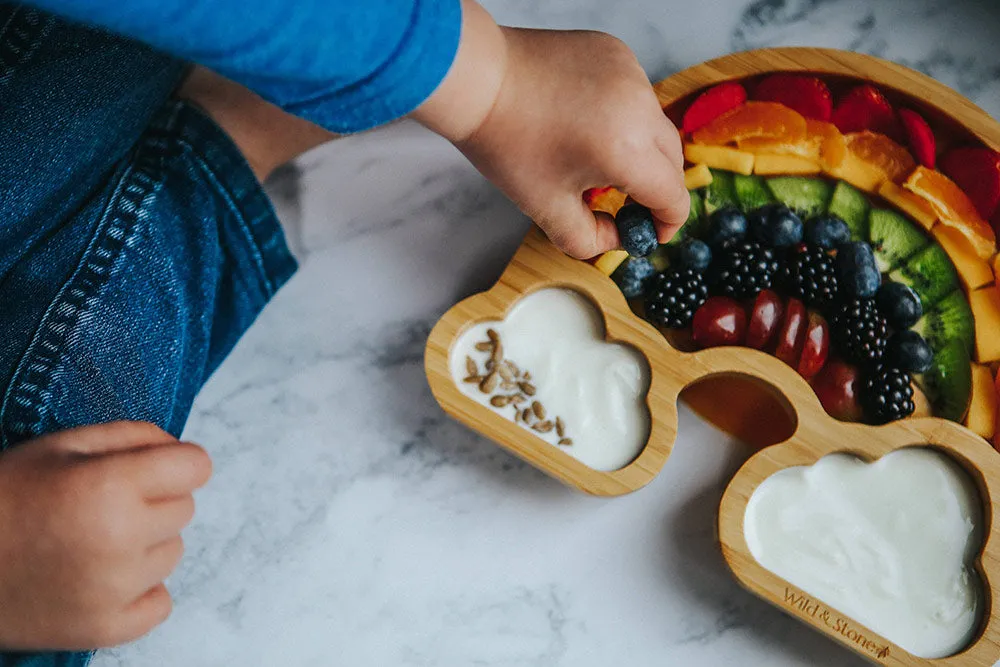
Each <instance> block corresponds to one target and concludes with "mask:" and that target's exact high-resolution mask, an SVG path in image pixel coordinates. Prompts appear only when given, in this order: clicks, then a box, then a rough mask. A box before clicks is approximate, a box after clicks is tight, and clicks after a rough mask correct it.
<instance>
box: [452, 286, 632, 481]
mask: <svg viewBox="0 0 1000 667" xmlns="http://www.w3.org/2000/svg"><path fill="white" fill-rule="evenodd" d="M488 329H493V330H494V331H496V332H497V333H498V334H499V337H500V341H501V343H502V346H503V357H504V358H505V359H507V360H509V361H511V362H513V363H514V364H515V365H516V366H517V368H518V369H520V370H521V371H522V372H524V371H527V372H529V373H530V376H531V380H530V383H531V385H533V386H534V388H535V392H536V393H535V395H534V396H533V397H531V400H537V401H538V402H539V403H540V404H541V405H542V406H543V407H544V411H545V419H546V420H548V421H549V422H550V425H551V424H554V421H555V418H556V417H557V416H558V417H559V418H560V420H561V422H562V424H563V427H564V433H563V436H560V435H559V434H558V433H557V432H556V430H555V429H554V428H552V430H549V431H548V432H547V433H540V432H538V431H536V430H533V429H532V425H536V424H539V423H541V422H543V421H545V420H539V419H535V418H534V417H532V418H531V420H530V421H529V422H528V423H525V422H523V421H519V422H518V423H520V424H521V426H522V427H523V428H525V429H526V430H528V431H529V432H530V433H532V434H534V435H536V436H537V437H539V438H542V439H543V440H545V441H546V442H548V443H550V444H551V445H553V446H555V447H559V448H560V449H562V450H563V451H565V452H566V453H567V454H569V455H570V456H573V457H574V458H576V459H579V460H580V462H582V463H583V464H584V465H587V466H589V467H591V468H594V469H595V470H603V471H608V470H617V469H619V468H622V467H624V466H626V465H627V464H628V463H630V462H631V461H632V460H633V459H635V457H636V456H638V454H639V452H641V451H642V448H643V447H644V446H645V444H646V441H647V440H648V438H649V428H650V426H649V424H650V420H649V409H648V407H647V406H646V402H645V401H646V392H647V391H648V389H649V369H648V366H647V364H646V360H645V359H644V358H643V356H642V355H641V354H640V353H639V352H638V351H636V350H635V349H633V348H631V347H628V346H625V345H619V344H610V343H607V342H606V341H605V340H604V323H603V321H602V318H601V316H600V314H599V313H598V312H597V310H596V308H595V307H594V305H593V304H592V303H591V302H590V301H589V300H587V298H586V297H584V296H582V295H580V294H579V293H577V292H575V291H572V290H568V289H561V288H560V289H544V290H540V291H538V292H535V293H533V294H530V295H529V296H527V297H525V298H523V299H521V301H520V302H518V303H517V304H515V305H514V307H513V308H512V309H511V310H510V312H509V313H508V314H507V317H506V319H505V320H504V321H502V322H497V321H494V322H482V323H479V324H476V325H474V326H472V327H470V328H469V329H468V330H467V331H465V332H464V333H463V334H462V336H461V337H460V338H459V339H458V340H457V341H456V342H455V344H454V346H453V347H452V350H451V371H452V376H453V377H454V378H455V382H456V383H457V384H458V386H459V388H460V389H461V391H462V393H464V394H465V395H466V396H469V397H470V398H473V399H475V400H476V401H479V402H480V403H482V404H483V405H487V406H489V407H491V409H493V410H496V411H497V412H499V413H501V414H503V415H505V416H506V417H508V418H510V419H514V414H515V409H514V407H513V406H503V407H500V408H497V407H494V406H491V405H490V398H491V396H492V395H495V394H497V393H499V394H507V395H509V394H512V393H517V392H516V390H511V389H508V390H506V391H502V390H499V389H498V390H497V391H495V392H493V393H491V394H485V393H483V392H482V391H480V389H479V387H478V385H476V384H475V383H469V382H463V378H465V377H466V376H467V375H468V373H467V372H466V357H471V358H472V359H473V360H474V361H475V363H476V364H477V365H478V367H479V368H480V369H481V370H480V372H481V373H482V372H484V371H483V370H482V369H484V364H485V362H486V360H487V359H488V358H489V357H490V353H489V352H488V351H483V350H477V349H476V343H479V342H483V341H486V340H487V330H488ZM529 405H530V400H529V401H528V402H525V403H522V404H521V405H520V406H519V407H520V408H521V409H522V410H523V409H524V408H526V407H528V406H529ZM564 438H568V439H569V440H572V444H571V445H565V444H564V445H559V444H557V443H558V442H559V440H562V439H564Z"/></svg>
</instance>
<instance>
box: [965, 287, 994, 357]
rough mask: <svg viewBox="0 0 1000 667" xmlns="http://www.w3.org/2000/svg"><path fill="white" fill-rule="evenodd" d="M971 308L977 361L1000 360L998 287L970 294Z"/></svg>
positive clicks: (986, 288) (978, 290)
mask: <svg viewBox="0 0 1000 667" xmlns="http://www.w3.org/2000/svg"><path fill="white" fill-rule="evenodd" d="M969 306H971V308H972V319H973V320H975V323H976V361H978V362H979V363H981V364H987V363H989V362H991V361H997V360H998V359H1000V290H998V289H997V287H996V285H990V286H989V287H984V288H982V289H977V290H975V291H973V292H969Z"/></svg>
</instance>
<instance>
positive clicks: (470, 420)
mask: <svg viewBox="0 0 1000 667" xmlns="http://www.w3.org/2000/svg"><path fill="white" fill-rule="evenodd" d="M778 71H782V72H793V71H807V72H814V73H819V74H822V75H824V76H826V77H831V78H832V79H833V80H834V81H836V80H837V79H843V80H845V81H847V80H858V79H863V80H867V81H871V82H874V83H876V84H878V85H879V86H880V87H882V88H883V89H885V90H886V91H887V92H888V93H889V94H890V96H895V97H896V98H905V99H906V101H907V104H908V105H909V106H913V107H916V108H918V109H919V110H920V111H921V112H923V113H924V114H925V115H927V116H928V117H930V118H932V119H933V121H934V122H935V123H937V124H938V125H939V126H944V127H945V128H948V129H949V130H950V131H951V132H952V133H953V134H956V135H960V136H964V137H966V138H971V137H974V138H977V139H979V140H981V141H982V142H984V143H985V144H986V145H988V146H990V147H992V148H994V149H1000V126H998V125H997V124H996V123H995V122H994V121H993V120H992V119H991V118H990V117H989V116H988V115H987V114H986V113H985V112H983V111H982V110H980V109H979V108H978V107H976V106H974V105H973V104H972V103H971V102H969V101H968V100H966V99H965V98H963V97H962V96H960V95H958V94H957V93H955V92H954V91H952V90H950V89H949V88H947V87H945V86H943V85H942V84H939V83H937V82H935V81H933V80H932V79H929V78H928V77H926V76H924V75H922V74H919V73H917V72H914V71H912V70H909V69H907V68H904V67H901V66H899V65H894V64H892V63H888V62H885V61H882V60H878V59H876V58H872V57H870V56H864V55H860V54H854V53H847V52H841V51H832V50H824V49H805V48H794V49H769V50H762V51H753V52H749V53H742V54H734V55H730V56H726V57H724V58H720V59H718V60H714V61H710V62H707V63H704V64H701V65H698V66H695V67H693V68H690V69H688V70H685V71H683V72H680V73H678V74H676V75H674V76H672V77H670V78H668V79H666V80H664V81H662V82H660V83H658V84H656V86H655V90H656V93H657V96H658V97H659V100H660V102H661V104H662V106H663V107H664V109H666V110H667V112H668V114H672V110H675V109H677V108H678V107H679V106H681V105H683V104H684V103H685V102H686V101H687V100H689V99H690V98H691V97H692V96H693V95H694V94H696V93H697V92H698V91H700V90H701V89H703V88H704V87H706V86H708V85H711V84H715V83H719V82H722V81H727V80H733V79H744V78H747V77H752V76H757V75H760V74H764V73H768V72H778ZM549 287H564V288H569V289H572V290H575V291H576V292H578V293H580V294H582V295H583V296H585V297H586V298H587V299H589V300H590V301H591V302H592V303H593V305H594V306H595V308H596V309H597V311H598V312H599V313H600V315H601V317H602V319H603V323H604V325H605V334H606V335H605V338H606V340H607V341H609V342H620V343H624V344H627V345H630V346H632V347H633V348H635V349H637V350H638V351H639V352H640V353H641V354H642V355H643V356H644V357H645V359H646V361H647V363H648V365H649V377H650V385H649V390H648V393H647V396H646V403H647V406H648V408H649V412H650V415H651V428H650V433H649V438H648V441H647V444H646V446H645V448H644V449H643V450H642V452H641V453H640V454H639V455H638V457H637V458H636V459H635V460H634V461H632V462H631V463H630V464H628V465H626V466H625V467H624V468H621V469H619V470H616V471H613V472H600V471H597V470H594V469H592V468H589V467H587V466H585V465H584V464H582V463H580V462H579V461H578V460H576V459H575V458H573V457H571V456H570V455H569V454H567V453H566V452H565V451H564V450H563V449H562V448H559V447H556V446H553V445H551V444H549V443H547V442H545V441H543V440H542V439H541V438H538V437H536V436H534V435H532V434H531V433H530V432H529V431H527V430H526V429H524V428H522V427H521V426H519V425H517V424H515V423H514V422H513V421H511V420H510V419H508V418H507V417H506V416H503V415H501V414H500V413H498V412H497V411H495V410H493V409H491V408H489V407H487V406H484V405H482V404H480V403H478V402H476V401H474V400H472V399H470V398H468V397H466V396H465V395H463V394H462V393H461V391H460V390H459V388H458V386H457V385H456V382H455V380H454V379H453V377H452V372H451V368H450V359H449V355H450V351H451V348H452V345H453V344H454V343H455V341H457V340H458V338H459V337H460V336H461V335H462V333H463V332H465V331H466V330H467V329H468V328H469V327H470V326H472V325H474V324H476V323H479V322H484V321H489V320H502V319H504V317H505V315H506V314H507V312H508V311H509V310H510V308H511V307H513V306H514V304H516V303H517V302H518V301H519V300H520V299H522V298H524V297H525V296H527V295H529V294H531V293H533V292H535V291H537V290H540V289H544V288H549ZM425 369H426V373H427V378H428V382H429V384H430V387H431V391H432V392H433V394H434V396H435V398H436V399H437V401H438V402H439V403H440V404H441V406H442V408H443V409H444V410H445V411H446V412H447V413H448V414H450V415H451V416H453V417H454V418H456V419H458V420H459V421H461V422H463V423H464V424H466V425H467V426H469V427H470V428H472V429H474V430H476V431H478V432H480V433H482V434H483V435H486V436H487V437H490V438H491V439H493V440H495V441H496V442H497V443H499V444H500V445H502V446H503V447H505V448H506V449H508V450H509V451H511V452H512V453H514V454H515V455H517V456H519V457H521V458H522V459H524V460H526V461H528V462H529V463H531V464H532V465H534V466H536V467H538V468H539V469H541V470H543V471H544V472H546V473H547V474H549V475H551V476H553V477H555V478H557V479H559V480H561V481H562V482H564V483H566V484H568V485H570V486H572V487H575V488H577V489H580V490H582V491H585V492H587V493H591V494H595V495H602V496H614V495H621V494H625V493H629V492H631V491H635V490H637V489H639V488H641V487H642V486H644V485H645V484H647V483H649V482H650V481H651V480H652V479H653V478H654V477H655V476H656V475H657V474H658V473H659V471H660V470H661V469H662V468H663V466H664V464H665V463H666V460H667V458H668V457H669V455H670V452H671V449H672V447H673V443H674V439H675V437H676V435H677V401H678V400H679V399H680V398H683V399H685V400H686V401H687V402H688V403H689V404H691V405H692V407H693V408H694V409H695V410H696V411H698V412H699V413H700V414H702V415H703V416H705V417H706V418H708V419H709V421H712V422H713V423H715V424H717V425H718V426H720V427H722V428H724V429H725V430H728V431H730V432H731V433H733V434H735V435H737V436H739V437H741V438H743V439H744V440H747V441H750V442H753V443H755V444H757V445H758V446H763V445H774V446H770V447H766V448H765V449H762V450H761V451H759V452H758V453H757V454H755V455H754V456H752V457H751V458H750V459H749V461H748V462H747V463H746V464H745V465H744V466H743V467H742V468H741V469H740V470H739V471H738V472H737V473H736V475H735V477H734V478H733V480H732V481H731V483H730V484H729V487H728V488H727V490H726V492H725V494H724V496H723V499H722V503H721V507H720V512H719V523H718V530H719V538H720V542H721V546H722V550H723V554H724V556H725V559H726V562H727V563H728V564H729V566H730V568H731V569H732V571H733V573H734V574H735V576H736V578H737V579H738V580H739V581H740V583H741V584H742V585H743V586H745V587H746V588H748V589H749V590H751V591H752V592H754V593H755V594H757V595H758V596H760V597H762V598H764V599H765V600H767V601H769V602H771V603H772V604H774V605H776V606H778V607H779V608H782V609H783V610H785V611H786V612H788V613H790V614H792V615H793V616H796V617H797V618H799V619H801V620H802V621H804V622H805V623H807V624H809V625H811V626H813V627H814V628H816V629H818V630H819V631H821V632H823V633H825V634H827V635H829V636H831V637H833V638H834V639H836V640H837V641H840V642H841V643H843V644H844V645H846V646H848V647H849V648H851V649H853V650H855V651H856V652H858V653H859V654H861V655H863V656H865V657H866V658H868V659H870V660H872V661H874V662H876V663H879V664H886V665H955V666H958V665H961V666H966V667H971V666H977V667H978V666H982V667H986V666H988V665H993V664H994V662H995V661H996V660H997V659H998V658H1000V612H998V610H997V609H995V608H994V604H993V601H994V600H995V599H1000V598H998V595H997V594H998V588H997V584H996V583H994V579H996V578H997V576H994V575H998V576H1000V570H998V567H1000V545H998V543H997V542H998V540H997V539H996V538H995V533H997V532H1000V528H998V526H997V521H998V520H1000V519H998V517H1000V513H998V512H996V511H995V502H996V500H995V499H1000V488H998V484H1000V456H998V454H997V452H995V451H994V450H993V449H992V448H991V447H990V446H989V444H988V443H986V442H985V441H984V440H983V439H982V438H980V437H979V436H977V435H975V434H973V433H972V432H971V431H968V430H967V429H965V428H964V427H962V426H960V425H958V424H955V423H953V422H949V421H945V420H941V419H931V418H928V419H906V420H903V421H900V422H895V423H893V424H891V425H888V426H883V427H873V426H866V425H861V424H851V423H846V422H840V421H837V420H836V419H834V418H832V417H830V416H829V415H827V413H826V412H825V411H824V410H823V408H822V406H821V405H820V403H819V400H818V399H817V397H816V395H815V393H814V392H813V391H812V389H811V388H810V387H809V385H808V383H806V381H805V380H803V379H802V378H801V377H800V376H799V375H798V374H797V373H796V372H795V371H794V370H793V369H792V368H790V367H789V366H787V365H785V364H784V363H783V362H781V361H780V360H778V359H776V358H774V357H772V356H770V355H768V354H765V353H763V352H758V351H756V350H752V349H749V348H742V347H728V348H727V347H722V348H711V349H706V350H702V351H698V352H681V351H678V350H676V349H674V348H673V347H671V346H670V344H669V343H667V341H666V340H665V338H664V337H663V335H662V334H661V333H660V332H659V331H658V330H657V329H655V328H654V327H653V326H652V325H650V324H649V323H647V322H646V321H644V320H642V319H641V318H640V317H638V316H637V315H636V314H634V313H633V312H632V310H631V309H630V308H629V306H628V303H627V302H626V300H625V298H624V297H623V296H622V294H621V292H620V291H619V289H618V288H617V286H616V285H615V284H614V283H613V282H612V281H611V280H610V279H609V278H608V277H606V276H605V275H604V274H603V273H601V272H600V271H598V270H597V269H596V268H594V267H593V266H591V265H590V264H587V263H585V262H581V261H577V260H574V259H572V258H569V257H567V256H566V255H564V254H562V253H561V252H560V251H559V250H557V249H556V248H555V247H554V246H553V245H552V244H551V243H549V242H548V240H547V239H546V238H545V236H544V235H543V234H542V233H541V232H540V231H539V230H538V229H537V228H533V229H532V230H531V231H530V232H529V234H528V235H527V237H526V238H525V240H524V242H523V244H522V245H521V247H520V248H519V249H518V251H517V253H516V254H515V255H514V257H513V259H512V260H511V262H510V264H509V265H508V266H507V268H506V270H505V271H504V273H503V275H502V276H501V277H500V279H499V281H498V282H497V283H496V284H495V285H494V286H493V287H492V288H491V289H490V290H488V291H487V292H484V293H481V294H476V295H474V296H472V297H470V298H468V299H466V300H464V301H462V302H461V303H459V304H457V305H456V306H454V307H453V308H452V309H450V310H449V311H448V312H447V313H446V314H445V315H444V316H443V317H442V319H441V320H440V321H439V322H438V323H437V325H436V326H435V327H434V329H433V330H432V331H431V334H430V337H429V339H428V342H427V348H426V354H425ZM682 392H683V394H682ZM761 415H764V416H765V417H764V419H763V422H764V423H763V424H762V417H761ZM776 443H777V444H776ZM911 446H929V447H933V448H936V449H939V450H941V451H943V452H944V453H946V454H948V455H950V456H951V457H952V458H953V459H954V460H955V461H956V462H957V463H958V464H959V465H960V466H961V467H962V468H964V469H965V471H966V472H967V473H968V474H969V476H970V478H971V479H972V480H973V481H974V482H975V484H976V486H977V488H978V491H979V494H980V496H981V499H982V502H983V522H984V526H983V535H984V538H983V539H984V544H983V547H982V550H981V552H980V555H979V558H978V559H977V560H976V564H975V565H976V568H977V570H978V572H979V575H980V577H981V578H982V580H983V590H984V596H983V600H984V610H983V613H982V620H981V625H980V630H979V633H978V634H977V636H976V638H975V639H974V640H973V642H972V644H970V646H968V647H967V648H966V649H964V650H962V651H961V652H959V653H958V654H956V655H953V656H951V657H948V658H942V659H934V660H928V659H921V658H917V657H915V656H913V655H911V654H909V653H907V652H906V651H904V650H903V649H902V648H900V647H898V646H896V645H895V644H893V643H892V642H889V641H887V640H885V639H884V638H883V637H881V636H879V635H877V634H876V633H874V632H872V631H870V630H869V629H867V628H865V627H863V626H862V625H861V624H860V623H857V622H855V621H853V620H852V619H850V618H848V617H846V616H845V615H843V614H840V613H839V612H837V611H836V610H834V609H827V610H826V611H827V612H828V614H827V615H825V618H826V619H827V621H823V620H818V617H817V615H815V614H813V613H812V610H809V611H808V612H807V611H805V610H803V609H799V608H798V607H797V606H791V605H789V604H786V603H785V599H786V592H788V591H792V592H794V593H795V594H796V595H799V594H801V591H798V590H797V589H795V588H794V587H793V586H790V585H789V584H788V583H787V582H785V581H784V580H783V579H781V578H779V577H778V576H776V575H774V574H772V573H771V572H769V571H768V570H765V569H764V568H763V567H761V566H760V565H759V564H758V563H757V562H756V560H755V559H754V558H753V556H752V555H751V554H750V551H749V549H748V547H747V544H746V541H745V539H744V534H743V518H744V513H745V510H746V506H747V503H748V502H749V499H750V496H751V495H752V494H753V492H754V490H755V489H756V488H757V487H758V486H759V485H760V483H761V482H763V481H764V480H765V479H767V478H768V477H769V476H770V475H772V474H774V473H775V472H778V471H779V470H783V469H786V468H789V467H792V466H804V465H806V466H807V465H812V464H814V463H815V462H816V461H818V460H819V459H820V458H822V457H823V456H826V455H828V454H833V453H837V452H844V453H851V454H854V455H857V456H859V457H860V458H862V459H864V460H866V461H872V460H875V459H878V458H880V457H881V456H883V455H885V454H887V453H889V452H891V451H894V450H897V449H901V448H904V447H911ZM820 604H822V603H821V601H820ZM831 617H833V618H840V619H842V622H843V624H842V625H841V626H839V627H844V626H848V627H851V628H853V629H855V633H853V634H851V636H850V637H849V636H848V634H845V633H843V632H838V631H837V630H836V629H835V628H834V627H833V626H831V625H830V624H829V623H828V619H829V618H831ZM858 636H863V637H864V638H865V639H866V640H868V641H867V642H861V641H859V640H857V637H858ZM873 647H874V648H873Z"/></svg>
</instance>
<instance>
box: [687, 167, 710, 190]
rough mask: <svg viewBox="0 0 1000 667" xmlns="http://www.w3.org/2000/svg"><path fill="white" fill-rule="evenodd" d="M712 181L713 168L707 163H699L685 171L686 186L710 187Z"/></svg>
mask: <svg viewBox="0 0 1000 667" xmlns="http://www.w3.org/2000/svg"><path fill="white" fill-rule="evenodd" d="M711 183H712V170H711V169H709V168H708V165H707V164H698V165H695V166H693V167H691V168H690V169H687V170H685V172H684V187H686V188H687V189H688V190H697V189H699V188H704V187H708V186H709V185H711Z"/></svg>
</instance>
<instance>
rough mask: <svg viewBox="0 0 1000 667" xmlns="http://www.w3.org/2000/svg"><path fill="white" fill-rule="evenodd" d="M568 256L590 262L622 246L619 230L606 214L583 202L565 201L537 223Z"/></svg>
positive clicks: (571, 199)
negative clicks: (595, 210)
mask: <svg viewBox="0 0 1000 667" xmlns="http://www.w3.org/2000/svg"><path fill="white" fill-rule="evenodd" d="M536 222H537V223H538V225H539V226H540V227H541V228H542V229H543V230H544V231H545V233H546V234H547V235H548V237H549V240H550V241H552V243H554V244H556V246H558V247H559V248H560V249H561V250H562V251H563V252H565V253H566V254H567V255H571V256H573V257H576V258H577V259H589V258H591V257H594V256H596V255H599V254H601V253H603V252H607V251H608V250H613V249H615V248H617V247H618V246H619V243H620V242H619V240H618V229H617V228H616V227H615V223H614V220H612V219H611V216H610V215H608V214H607V213H594V212H593V211H591V210H590V208H588V207H587V205H586V204H585V203H584V202H583V200H582V199H574V198H570V197H568V198H566V199H564V200H562V201H561V202H560V203H559V204H557V205H555V206H554V207H552V208H551V209H550V210H549V211H548V212H547V213H546V216H545V217H544V219H538V220H536Z"/></svg>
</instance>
